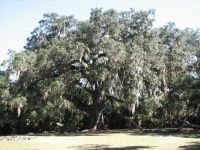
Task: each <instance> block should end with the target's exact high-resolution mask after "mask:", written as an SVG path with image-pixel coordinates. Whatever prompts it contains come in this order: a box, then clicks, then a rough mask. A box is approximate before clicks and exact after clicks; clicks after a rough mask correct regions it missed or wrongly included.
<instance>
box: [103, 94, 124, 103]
mask: <svg viewBox="0 0 200 150" xmlns="http://www.w3.org/2000/svg"><path fill="white" fill-rule="evenodd" d="M106 98H108V99H109V100H113V101H117V102H120V103H123V102H124V101H123V100H121V99H118V98H116V97H114V96H110V95H108V96H106Z"/></svg>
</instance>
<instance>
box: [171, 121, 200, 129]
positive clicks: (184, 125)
mask: <svg viewBox="0 0 200 150" xmlns="http://www.w3.org/2000/svg"><path fill="white" fill-rule="evenodd" d="M185 127H192V128H200V125H196V124H192V123H189V122H188V121H187V118H185V119H184V121H183V124H182V125H181V126H180V127H178V128H177V129H176V130H173V131H172V132H178V131H180V130H181V129H183V128H185Z"/></svg>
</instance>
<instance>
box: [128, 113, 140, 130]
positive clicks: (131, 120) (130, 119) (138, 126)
mask: <svg viewBox="0 0 200 150" xmlns="http://www.w3.org/2000/svg"><path fill="white" fill-rule="evenodd" d="M124 118H126V119H128V120H129V121H130V122H131V123H132V124H133V125H134V126H135V127H136V128H138V129H139V130H140V131H143V129H142V127H141V126H140V125H137V123H135V121H134V120H133V119H132V118H130V117H126V116H125V117H124Z"/></svg>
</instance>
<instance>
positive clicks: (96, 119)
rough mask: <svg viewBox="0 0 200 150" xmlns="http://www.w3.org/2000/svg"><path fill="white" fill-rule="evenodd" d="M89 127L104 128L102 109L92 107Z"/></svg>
mask: <svg viewBox="0 0 200 150" xmlns="http://www.w3.org/2000/svg"><path fill="white" fill-rule="evenodd" d="M90 128H91V129H95V130H96V129H103V128H104V118H103V111H102V110H101V111H98V108H97V109H95V108H94V109H93V110H92V111H91V112H90Z"/></svg>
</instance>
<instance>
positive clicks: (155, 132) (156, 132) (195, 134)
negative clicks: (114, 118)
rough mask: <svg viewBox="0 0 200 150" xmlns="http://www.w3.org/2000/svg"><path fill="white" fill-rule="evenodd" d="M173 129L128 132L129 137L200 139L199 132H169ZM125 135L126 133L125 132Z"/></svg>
mask: <svg viewBox="0 0 200 150" xmlns="http://www.w3.org/2000/svg"><path fill="white" fill-rule="evenodd" d="M170 131H173V129H146V130H144V131H143V132H137V131H135V132H132V133H131V132H128V133H127V134H129V135H133V136H134V135H137V136H139V135H149V136H158V135H159V136H174V137H182V138H200V130H187V129H186V130H181V131H178V132H170ZM125 133H126V132H125Z"/></svg>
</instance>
